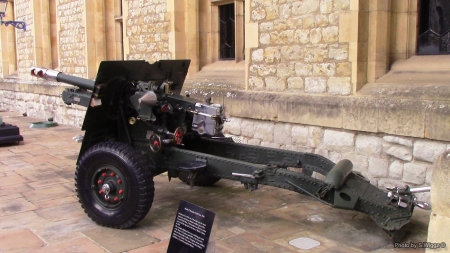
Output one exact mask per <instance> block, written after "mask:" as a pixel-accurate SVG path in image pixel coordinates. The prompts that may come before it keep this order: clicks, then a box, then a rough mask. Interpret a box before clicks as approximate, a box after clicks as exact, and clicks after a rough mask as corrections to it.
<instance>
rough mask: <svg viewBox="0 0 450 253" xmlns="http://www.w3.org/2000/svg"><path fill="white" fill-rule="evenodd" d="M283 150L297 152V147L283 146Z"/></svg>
mask: <svg viewBox="0 0 450 253" xmlns="http://www.w3.org/2000/svg"><path fill="white" fill-rule="evenodd" d="M280 148H281V149H285V150H291V151H297V146H295V145H281V147H280Z"/></svg>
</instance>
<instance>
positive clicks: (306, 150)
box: [297, 146, 314, 153]
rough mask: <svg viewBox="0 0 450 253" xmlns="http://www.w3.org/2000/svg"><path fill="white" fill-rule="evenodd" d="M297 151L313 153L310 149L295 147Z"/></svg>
mask: <svg viewBox="0 0 450 253" xmlns="http://www.w3.org/2000/svg"><path fill="white" fill-rule="evenodd" d="M297 151H298V152H303V153H313V152H314V149H313V148H311V147H304V146H297Z"/></svg>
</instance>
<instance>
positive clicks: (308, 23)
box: [302, 15, 316, 29]
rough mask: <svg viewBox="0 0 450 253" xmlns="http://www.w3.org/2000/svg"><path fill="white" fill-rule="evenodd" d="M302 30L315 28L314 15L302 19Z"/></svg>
mask: <svg viewBox="0 0 450 253" xmlns="http://www.w3.org/2000/svg"><path fill="white" fill-rule="evenodd" d="M302 27H303V29H311V28H314V27H316V17H315V16H314V15H306V16H304V17H303V23H302Z"/></svg>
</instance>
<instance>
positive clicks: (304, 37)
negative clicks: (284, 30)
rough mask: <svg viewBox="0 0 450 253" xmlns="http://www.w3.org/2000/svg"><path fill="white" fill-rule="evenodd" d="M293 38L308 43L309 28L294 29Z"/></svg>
mask: <svg viewBox="0 0 450 253" xmlns="http://www.w3.org/2000/svg"><path fill="white" fill-rule="evenodd" d="M294 39H295V41H298V42H300V43H303V44H306V43H308V42H309V30H307V29H298V30H295V33H294Z"/></svg>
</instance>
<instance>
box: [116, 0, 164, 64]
mask: <svg viewBox="0 0 450 253" xmlns="http://www.w3.org/2000/svg"><path fill="white" fill-rule="evenodd" d="M124 9H125V15H124V26H125V27H126V28H125V34H124V36H125V41H124V44H125V48H124V49H125V59H127V60H146V61H149V62H155V61H157V60H161V59H171V57H172V53H171V52H170V51H169V32H170V15H168V12H167V3H166V0H149V1H138V0H129V1H125V3H124Z"/></svg>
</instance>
